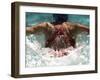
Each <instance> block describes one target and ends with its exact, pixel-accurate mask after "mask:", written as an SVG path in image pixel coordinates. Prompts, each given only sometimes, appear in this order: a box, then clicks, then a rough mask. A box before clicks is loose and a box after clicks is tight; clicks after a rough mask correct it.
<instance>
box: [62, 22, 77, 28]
mask: <svg viewBox="0 0 100 80" xmlns="http://www.w3.org/2000/svg"><path fill="white" fill-rule="evenodd" d="M63 25H64V27H66V28H68V29H70V30H74V29H76V28H77V26H76V24H75V23H72V22H64V23H63Z"/></svg>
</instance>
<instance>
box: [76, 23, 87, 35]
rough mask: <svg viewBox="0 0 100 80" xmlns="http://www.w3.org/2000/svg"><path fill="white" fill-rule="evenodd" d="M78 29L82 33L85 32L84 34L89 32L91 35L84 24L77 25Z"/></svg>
mask: <svg viewBox="0 0 100 80" xmlns="http://www.w3.org/2000/svg"><path fill="white" fill-rule="evenodd" d="M76 26H77V28H78V29H79V30H81V31H84V32H88V33H89V28H88V27H87V26H85V25H82V24H76Z"/></svg>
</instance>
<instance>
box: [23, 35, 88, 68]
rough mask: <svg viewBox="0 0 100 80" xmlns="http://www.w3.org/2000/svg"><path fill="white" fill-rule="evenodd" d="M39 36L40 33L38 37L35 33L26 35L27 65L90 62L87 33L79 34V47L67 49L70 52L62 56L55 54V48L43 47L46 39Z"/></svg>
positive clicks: (80, 63) (41, 65) (77, 43)
mask: <svg viewBox="0 0 100 80" xmlns="http://www.w3.org/2000/svg"><path fill="white" fill-rule="evenodd" d="M39 37H41V35H38V37H37V35H34V34H31V35H29V36H26V44H25V46H26V55H25V66H26V67H28V68H32V67H43V66H45V67H46V66H65V65H66V66H69V65H84V64H88V63H89V35H86V34H85V33H81V34H79V35H77V38H76V46H77V48H75V49H72V48H68V49H65V51H66V50H67V52H68V53H69V54H68V55H64V56H62V57H58V56H55V55H54V53H55V51H54V50H53V49H51V48H45V47H43V45H45V43H42V42H43V40H44V39H42V38H43V37H42V38H41V40H42V41H40V39H39ZM41 43H42V44H41Z"/></svg>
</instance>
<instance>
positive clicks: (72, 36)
mask: <svg viewBox="0 0 100 80" xmlns="http://www.w3.org/2000/svg"><path fill="white" fill-rule="evenodd" d="M53 18H54V20H55V21H54V22H52V23H50V22H43V23H40V24H38V25H35V26H32V27H27V28H26V33H27V34H35V33H38V32H43V33H44V34H45V36H46V42H45V47H49V48H52V49H54V50H55V52H61V50H64V49H67V48H69V47H73V48H76V36H77V34H79V33H81V32H87V34H89V28H88V27H87V26H85V25H82V24H78V23H72V22H68V21H67V18H68V15H65V14H53ZM64 54H65V52H63V53H62V55H64Z"/></svg>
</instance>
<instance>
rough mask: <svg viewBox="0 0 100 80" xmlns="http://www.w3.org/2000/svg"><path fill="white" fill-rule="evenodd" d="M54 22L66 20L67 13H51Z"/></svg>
mask: <svg viewBox="0 0 100 80" xmlns="http://www.w3.org/2000/svg"><path fill="white" fill-rule="evenodd" d="M53 18H54V21H55V23H63V22H66V21H67V20H68V15H67V14H53Z"/></svg>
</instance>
